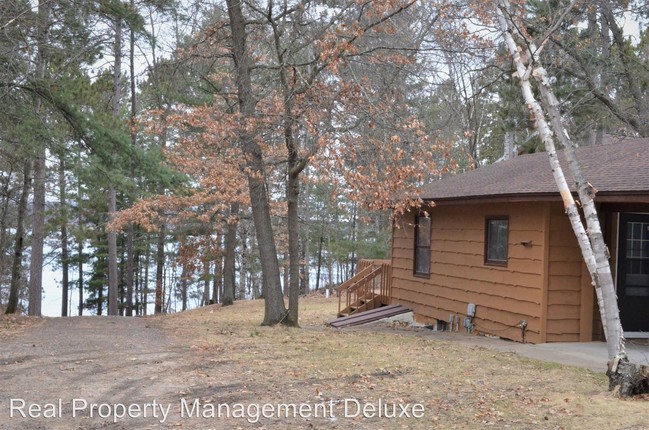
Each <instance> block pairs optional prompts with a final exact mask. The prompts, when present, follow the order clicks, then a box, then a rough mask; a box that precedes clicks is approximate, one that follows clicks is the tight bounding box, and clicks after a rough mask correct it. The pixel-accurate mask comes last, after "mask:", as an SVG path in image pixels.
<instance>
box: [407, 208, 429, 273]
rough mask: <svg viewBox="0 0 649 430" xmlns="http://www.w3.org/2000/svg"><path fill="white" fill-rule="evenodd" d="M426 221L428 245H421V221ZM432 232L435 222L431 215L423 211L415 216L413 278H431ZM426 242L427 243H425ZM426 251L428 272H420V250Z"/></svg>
mask: <svg viewBox="0 0 649 430" xmlns="http://www.w3.org/2000/svg"><path fill="white" fill-rule="evenodd" d="M421 219H425V220H427V224H428V225H427V227H428V238H427V239H428V243H427V244H426V243H420V237H422V236H421V234H420V228H419V226H420V220H421ZM432 232H433V220H432V217H431V216H430V214H428V213H426V212H424V211H421V212H419V213H418V214H417V215H415V237H414V241H413V243H414V246H413V259H412V260H413V265H412V274H413V276H417V277H420V278H430V267H431V261H430V258H431V254H432V253H431V245H432ZM424 242H425V241H424ZM420 249H421V250H426V252H425V254H426V255H427V256H428V258H427V260H426V263H427V264H426V271H425V272H424V271H418V266H419V264H418V263H419V258H418V256H419V255H420V254H419V250H420Z"/></svg>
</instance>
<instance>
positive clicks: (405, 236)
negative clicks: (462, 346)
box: [390, 139, 649, 343]
mask: <svg viewBox="0 0 649 430" xmlns="http://www.w3.org/2000/svg"><path fill="white" fill-rule="evenodd" d="M576 155H577V158H578V159H579V161H580V163H581V165H582V169H583V172H584V175H585V177H586V178H587V180H588V181H590V183H591V184H592V185H593V186H594V187H595V188H596V189H597V190H598V192H597V195H596V199H595V201H596V204H597V208H598V213H599V216H600V222H601V224H602V229H603V233H604V236H605V240H606V242H607V246H608V248H609V252H610V255H611V267H612V270H613V275H614V279H615V282H616V289H617V295H618V303H619V307H620V316H621V320H622V327H623V329H624V330H625V335H626V337H629V338H630V337H649V139H622V140H618V141H616V142H615V143H611V144H607V145H597V146H588V147H583V148H579V149H577V150H576ZM559 157H560V159H561V161H562V165H563V166H564V174H565V175H566V179H567V180H568V182H569V183H570V182H572V177H571V176H570V173H569V171H568V169H567V165H566V164H565V158H564V156H563V153H562V151H560V154H559ZM575 195H576V193H575ZM421 197H422V199H423V201H424V206H423V207H422V208H420V209H419V210H416V211H412V212H410V213H408V214H406V215H405V216H403V217H402V218H401V219H400V220H399V221H398V222H396V223H395V226H394V229H393V240H392V260H391V275H390V277H391V293H390V294H391V298H390V301H391V303H399V304H402V305H404V306H407V307H409V308H410V309H412V310H413V311H414V315H415V319H416V320H417V321H419V322H422V323H427V324H436V325H438V326H441V327H444V328H447V329H454V330H471V331H474V332H478V333H482V334H487V335H494V336H499V337H502V338H507V339H512V340H516V341H525V342H531V343H543V342H576V341H582V342H587V341H592V340H601V339H602V338H603V331H602V326H601V320H600V317H599V310H598V307H597V301H596V298H595V293H594V288H593V287H592V285H591V280H590V276H589V273H588V271H587V269H586V267H585V264H584V263H583V261H582V257H581V253H580V250H579V247H578V245H577V240H576V238H575V236H574V234H573V232H572V229H571V226H570V223H569V221H568V217H567V216H566V214H565V212H564V208H563V203H562V201H561V198H560V196H559V193H558V191H557V187H556V185H555V182H554V179H553V176H552V172H551V169H550V164H549V161H548V157H547V154H546V153H535V154H529V155H522V156H519V157H516V158H513V159H510V160H506V161H502V162H499V163H497V164H494V165H490V166H486V167H481V168H479V169H476V170H473V171H470V172H467V173H463V174H459V175H455V176H451V177H447V178H444V179H442V180H439V181H436V182H434V183H431V184H429V185H428V186H426V187H424V188H423V189H422V196H421Z"/></svg>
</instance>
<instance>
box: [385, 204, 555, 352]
mask: <svg viewBox="0 0 649 430" xmlns="http://www.w3.org/2000/svg"><path fill="white" fill-rule="evenodd" d="M544 207H545V206H544V204H543V203H527V204H524V205H521V204H516V203H503V204H493V205H488V204H480V205H468V206H460V205H457V206H455V205H443V206H438V207H435V208H433V209H432V210H431V211H430V213H431V219H432V239H431V240H432V245H431V274H430V278H420V277H415V276H413V244H414V229H413V223H414V215H413V214H410V215H406V216H404V218H403V219H402V220H401V221H400V222H399V227H400V228H397V229H395V230H394V234H393V249H392V252H393V254H392V256H393V257H392V264H393V269H392V297H393V302H395V303H402V304H404V305H406V306H409V307H411V308H412V309H413V310H414V312H415V315H416V318H417V320H419V321H421V322H433V321H434V320H443V321H448V319H449V315H450V314H459V315H460V316H461V317H462V318H463V317H464V316H465V315H466V309H467V304H468V303H475V304H476V317H475V319H474V324H475V329H476V331H478V332H482V333H488V334H495V335H498V336H501V337H504V338H509V339H513V340H517V341H520V340H522V333H521V329H520V328H519V327H516V326H517V325H518V324H519V323H520V322H521V320H526V321H527V323H528V327H527V334H526V341H530V342H539V341H540V339H541V337H540V334H541V302H542V297H543V286H544V282H543V281H544V273H543V272H544V265H543V257H544V252H545V251H544V242H545V233H544V225H545V221H544ZM500 215H504V216H507V217H508V218H509V238H508V245H509V251H508V253H509V255H508V262H507V267H497V266H486V265H485V264H484V237H485V233H484V229H485V217H487V216H500ZM530 240H531V241H532V244H531V246H524V245H523V244H522V243H521V242H526V241H530ZM555 270H556V271H557V273H560V272H561V271H562V270H564V269H563V268H562V266H561V265H558V266H557V267H556V268H555ZM557 312H559V310H558V311H557ZM561 312H563V311H561Z"/></svg>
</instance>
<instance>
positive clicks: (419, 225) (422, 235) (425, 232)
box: [414, 213, 431, 276]
mask: <svg viewBox="0 0 649 430" xmlns="http://www.w3.org/2000/svg"><path fill="white" fill-rule="evenodd" d="M430 225H431V222H430V216H426V215H425V214H424V213H421V214H419V215H417V217H416V218H415V267H414V272H415V275H424V276H428V275H429V274H430Z"/></svg>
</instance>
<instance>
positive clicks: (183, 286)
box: [180, 261, 188, 311]
mask: <svg viewBox="0 0 649 430" xmlns="http://www.w3.org/2000/svg"><path fill="white" fill-rule="evenodd" d="M187 276H188V275H187V262H185V261H183V271H182V273H181V275H180V299H181V301H182V310H183V311H186V310H187Z"/></svg>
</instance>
